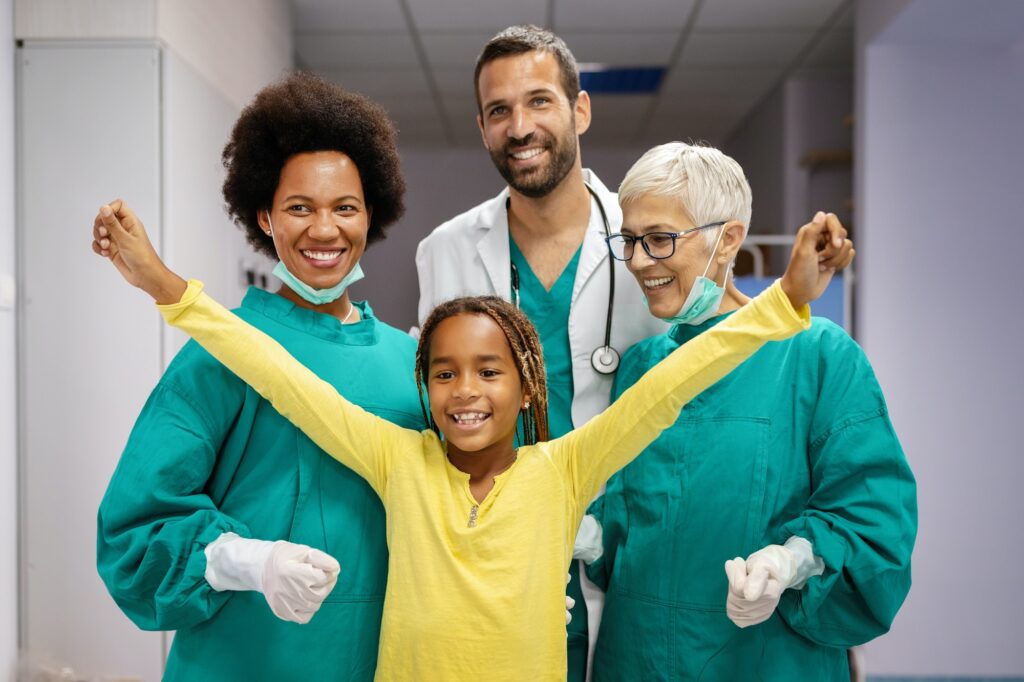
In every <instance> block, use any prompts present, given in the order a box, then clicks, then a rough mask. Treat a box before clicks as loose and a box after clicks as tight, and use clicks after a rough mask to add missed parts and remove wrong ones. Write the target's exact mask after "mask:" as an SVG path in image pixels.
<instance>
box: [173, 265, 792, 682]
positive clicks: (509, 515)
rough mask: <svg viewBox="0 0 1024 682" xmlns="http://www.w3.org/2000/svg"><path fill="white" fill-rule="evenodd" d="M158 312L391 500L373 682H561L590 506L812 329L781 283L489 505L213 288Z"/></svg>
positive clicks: (505, 484) (416, 436)
mask: <svg viewBox="0 0 1024 682" xmlns="http://www.w3.org/2000/svg"><path fill="white" fill-rule="evenodd" d="M158 307H159V308H160V311H161V313H162V314H163V315H164V317H165V318H166V319H167V321H168V322H169V323H171V324H173V325H174V326H176V327H179V328H181V329H183V330H184V331H186V332H187V333H188V334H190V335H191V336H192V337H193V338H195V339H196V341H198V342H199V343H200V344H202V346H203V347H204V348H206V349H207V350H208V351H209V352H210V353H211V354H212V355H214V356H215V357H216V358H217V359H218V360H220V361H221V362H222V363H223V364H224V365H225V366H227V367H228V368H230V369H231V370H232V371H233V372H235V373H236V374H237V375H238V376H239V377H241V378H242V379H243V380H244V381H246V382H247V383H248V384H250V385H251V386H252V387H253V388H254V389H256V390H257V391H258V392H259V393H260V394H261V395H262V396H263V397H265V398H266V399H267V400H269V401H270V402H271V403H272V404H273V405H274V407H275V408H276V409H277V410H278V411H279V412H280V413H281V414H282V415H284V416H285V417H287V418H288V419H289V420H291V421H292V422H293V423H294V424H295V425H296V426H298V427H299V428H300V429H302V430H303V431H304V432H305V433H306V434H308V435H309V437H310V438H311V439H312V440H313V441H315V442H316V444H317V445H319V446H320V447H321V448H322V449H323V450H324V451H326V452H327V453H329V454H330V455H331V456H333V457H335V458H337V459H338V461H340V462H341V463H343V464H344V465H345V466H347V467H349V468H351V469H352V470H353V471H355V472H356V473H357V474H359V475H360V476H362V477H363V478H365V479H366V480H367V481H368V482H369V484H370V485H371V486H372V487H373V488H374V490H376V491H377V494H378V495H380V499H381V500H382V501H383V503H384V507H385V509H386V510H387V535H388V538H387V539H388V547H389V550H390V560H389V573H388V583H387V595H386V597H385V600H384V616H383V623H382V625H381V638H380V652H379V658H378V664H377V674H376V679H378V680H402V681H405V680H409V681H410V682H412V681H424V682H435V681H437V682H453V681H461V680H465V681H467V682H469V681H471V680H472V681H476V680H481V679H486V680H491V681H497V680H508V681H509V682H513V681H514V682H522V681H523V680H531V681H538V680H564V679H565V674H566V655H565V651H566V649H565V609H564V605H565V599H564V595H565V575H566V571H567V568H568V565H569V561H570V558H571V555H572V547H573V540H574V538H575V536H576V530H577V527H578V525H579V522H580V519H581V518H582V516H583V513H584V511H585V509H586V506H587V504H588V503H589V502H590V501H591V499H593V497H594V495H595V494H596V493H597V491H598V489H599V487H600V486H601V484H602V483H604V482H605V481H606V480H607V479H608V477H609V476H611V475H612V474H613V473H615V472H616V471H617V470H619V469H620V468H622V467H623V466H625V465H626V464H628V463H629V462H630V461H631V460H632V459H633V458H634V457H636V455H637V454H638V453H640V452H641V451H642V450H643V449H644V448H645V447H646V446H647V445H648V444H649V443H650V442H651V441H653V440H654V439H655V438H656V437H657V436H658V434H660V433H661V431H662V430H663V429H665V428H667V427H669V426H670V425H672V424H673V423H674V422H675V421H676V419H677V418H678V417H679V413H680V410H681V409H682V408H683V405H685V404H686V402H687V401H688V400H690V399H692V398H693V397H694V396H696V395H697V394H699V393H700V392H701V391H703V390H704V389H705V388H707V387H709V386H711V385H712V384H714V383H715V382H716V381H718V380H719V379H721V378H722V377H723V376H725V375H726V374H728V373H729V371H730V370H732V369H733V368H734V367H736V366H737V365H739V364H740V363H741V362H743V360H745V359H746V358H747V357H749V356H750V355H752V354H753V353H754V352H755V351H757V349H758V348H760V347H761V346H762V345H763V344H764V343H765V342H766V341H771V340H780V339H784V338H788V337H790V336H792V335H793V334H795V333H797V332H799V331H801V330H802V329H806V328H807V327H808V326H809V325H810V312H809V309H808V308H807V306H804V307H803V308H802V309H801V310H800V311H796V310H794V309H793V307H792V305H791V304H790V302H789V299H788V298H787V297H786V295H785V294H784V293H783V292H782V289H781V286H780V285H779V283H778V282H776V283H775V284H774V285H773V286H772V287H771V288H769V289H768V290H766V291H765V292H764V293H762V294H761V295H760V296H758V297H756V298H755V299H754V300H753V301H751V302H750V303H749V304H748V305H746V306H744V307H743V308H741V309H740V310H738V311H737V312H736V313H735V314H733V315H732V316H731V317H730V318H729V319H727V320H725V321H724V322H722V323H721V324H719V325H717V326H715V327H714V328H713V329H711V330H710V331H708V332H706V333H704V334H701V335H700V336H698V337H697V338H695V339H694V340H692V341H690V342H689V343H687V344H685V345H683V346H681V347H680V348H679V349H678V350H676V351H675V352H673V353H672V354H671V355H669V356H668V357H667V358H665V359H664V360H663V361H662V362H661V363H659V364H658V365H657V366H655V367H654V368H652V369H651V370H650V371H649V372H648V373H647V374H646V375H644V377H643V378H641V379H640V380H639V381H638V382H637V383H636V384H635V385H634V386H633V387H632V388H630V389H629V390H628V391H627V392H626V393H624V394H623V395H622V396H621V397H620V398H619V400H617V401H616V402H615V403H614V404H613V405H611V406H610V407H609V408H608V409H607V410H605V411H604V412H603V413H601V414H600V415H598V416H596V417H594V418H593V419H591V420H590V421H589V422H587V423H586V424H585V425H583V426H581V427H580V428H578V429H576V430H574V431H572V432H570V433H568V434H566V435H565V436H563V437H562V438H558V439H556V440H552V441H548V442H545V443H539V444H537V445H533V446H526V447H521V448H519V456H518V459H517V460H516V462H515V463H514V464H513V465H512V467H510V468H509V469H508V470H507V471H505V472H504V473H502V474H501V475H499V476H497V477H495V484H494V488H493V489H492V490H491V492H490V493H489V494H488V495H487V497H486V498H485V499H484V501H483V502H482V503H479V504H477V502H476V500H474V499H473V497H472V495H471V494H470V491H469V476H468V475H467V474H464V473H462V472H460V471H459V470H457V469H456V468H455V467H454V466H452V465H451V463H450V462H449V461H448V459H447V457H446V456H445V446H444V443H443V442H442V441H440V440H439V439H438V437H437V436H436V435H435V434H434V433H433V432H432V431H429V430H424V431H419V432H418V431H412V430H409V429H403V428H401V427H399V426H396V425H394V424H392V423H390V422H387V421H384V420H383V419H380V418H378V417H375V416H373V415H371V414H369V413H367V412H365V411H364V410H362V409H360V408H359V407H357V406H355V405H353V404H351V403H349V402H348V401H346V400H345V399H344V398H343V397H342V396H340V395H339V394H338V393H337V392H336V391H335V389H334V387H332V386H331V385H330V384H328V383H326V382H324V381H322V380H321V379H319V378H317V376H316V375H314V374H313V373H312V372H310V371H309V370H307V369H306V368H305V367H304V366H303V365H301V364H300V363H299V362H298V361H296V360H295V359H294V358H293V357H292V356H291V355H289V354H288V352H287V351H285V350H284V349H283V348H282V347H281V346H280V345H279V344H278V343H277V342H276V341H274V340H273V339H271V338H270V337H269V336H267V335H265V334H264V333H263V332H261V331H259V330H258V329H255V328H254V327H251V326H249V325H248V324H246V323H245V322H243V321H242V320H241V319H239V318H238V317H236V316H235V315H234V314H232V313H231V312H229V311H228V310H227V309H225V308H223V307H222V306H220V305H219V304H218V303H217V302H216V301H214V300H213V299H211V298H210V297H209V296H207V295H206V294H204V293H202V285H201V284H200V283H198V282H195V281H192V282H190V283H189V286H188V289H187V290H186V292H185V294H184V296H183V297H182V299H181V301H180V302H178V303H175V304H172V305H168V306H158ZM409 369H410V371H412V368H411V367H410V368H409ZM266 503H267V504H273V503H274V501H273V500H267V501H266ZM728 512H729V510H727V509H723V510H722V513H723V514H726V513H728ZM723 560H724V558H723ZM339 580H345V566H342V567H341V576H340V578H339ZM723 599H724V595H723ZM295 656H296V664H297V665H301V661H302V652H301V651H296V652H295Z"/></svg>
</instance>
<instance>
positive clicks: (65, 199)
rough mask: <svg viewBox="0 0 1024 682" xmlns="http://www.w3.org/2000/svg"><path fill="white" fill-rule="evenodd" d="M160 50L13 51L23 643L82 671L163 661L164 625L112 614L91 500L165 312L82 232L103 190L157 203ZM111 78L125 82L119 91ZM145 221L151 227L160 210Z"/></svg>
mask: <svg viewBox="0 0 1024 682" xmlns="http://www.w3.org/2000/svg"><path fill="white" fill-rule="evenodd" d="M159 59H160V51H159V49H158V48H157V47H156V46H155V45H149V46H146V45H136V46H128V45H106V46H104V45H101V44H97V43H89V44H83V45H77V46H76V45H71V44H60V45H39V44H36V45H33V46H28V47H25V48H23V49H22V50H20V52H19V61H20V74H19V83H20V87H19V93H18V108H19V111H18V118H19V135H20V144H21V151H22V154H21V159H20V163H19V176H18V179H19V183H20V185H19V188H18V202H19V206H20V218H21V220H20V225H21V228H22V229H21V231H20V233H19V239H20V241H21V245H22V246H21V251H22V255H23V258H22V260H21V263H20V265H21V268H20V271H19V278H20V283H21V287H22V303H23V308H22V311H21V312H22V314H21V317H20V325H21V330H20V333H21V339H22V341H23V344H22V346H21V348H20V349H19V362H20V364H21V369H22V373H23V376H24V379H25V381H24V383H23V385H22V389H21V392H20V400H21V410H22V415H21V417H22V421H21V425H22V427H23V431H22V460H21V461H22V467H23V471H24V475H23V485H24V487H23V490H22V494H23V495H24V497H25V506H24V508H23V513H24V516H23V519H22V528H23V531H24V533H25V541H24V543H23V550H24V555H23V557H22V559H23V563H22V566H23V570H24V589H25V592H24V594H23V596H24V602H23V603H24V609H23V611H22V613H21V618H22V632H23V636H24V639H23V641H22V644H23V646H24V647H25V648H26V649H27V651H28V653H29V655H30V656H31V658H32V659H33V660H37V661H39V662H40V663H50V664H52V665H54V666H56V665H61V666H63V665H68V666H71V667H72V668H73V669H74V670H75V671H76V673H77V674H79V675H82V676H85V675H100V674H104V675H112V676H138V677H141V678H143V679H156V676H157V675H159V670H160V660H161V640H160V635H159V634H157V633H142V632H139V631H137V630H136V629H135V628H134V626H132V625H131V623H129V622H128V621H127V620H126V619H124V617H123V616H122V615H121V614H120V612H119V611H118V609H117V607H116V606H115V605H114V603H113V601H112V600H111V599H110V598H109V597H108V596H107V594H106V591H105V590H104V588H103V585H102V583H101V582H100V579H99V576H98V575H97V573H96V569H95V556H96V509H97V508H98V507H99V502H100V498H101V497H102V495H103V491H104V490H105V488H106V484H107V481H108V480H109V478H110V473H111V472H112V471H113V468H114V465H115V464H116V462H117V457H118V454H119V452H120V450H121V448H122V447H123V444H124V441H125V439H126V438H127V435H128V431H129V430H130V428H131V425H132V422H133V421H134V417H135V415H136V414H137V413H138V411H139V409H141V407H142V404H143V402H144V401H145V399H146V395H147V393H148V388H149V387H150V386H152V384H153V383H154V382H155V381H156V379H157V378H158V377H159V373H160V356H159V352H158V349H159V343H160V331H161V323H160V320H159V317H158V316H157V315H156V312H155V311H154V310H153V309H152V306H151V304H149V303H147V301H146V300H145V297H144V296H141V295H139V293H138V292H136V291H134V290H131V289H130V288H129V287H126V286H125V285H124V284H123V283H120V282H119V279H120V277H119V276H118V275H117V274H116V272H114V271H113V269H112V268H111V267H110V266H109V265H107V264H105V263H103V262H102V261H101V260H100V259H99V258H97V257H96V256H95V255H93V253H92V252H91V251H90V249H89V247H88V244H89V242H90V240H91V237H90V232H91V226H92V218H93V217H94V216H95V215H96V210H97V208H98V207H99V205H100V203H102V202H104V201H108V200H110V199H111V198H112V197H114V196H117V195H126V196H132V197H133V198H134V202H135V206H136V208H137V209H138V210H139V211H140V212H141V213H142V214H143V215H147V214H148V215H154V216H156V215H157V212H158V208H159V206H160V173H159V170H160V115H159V101H160V97H159V95H160V93H159V78H158V76H159V72H160V63H159ZM111 82H117V83H119V84H120V85H121V87H123V88H125V89H126V90H127V91H129V92H131V93H132V95H131V97H125V98H123V99H122V100H121V101H120V102H119V103H118V106H116V107H111V106H110V101H111V98H112V95H113V92H112V89H111V88H110V86H109V84H110V83H111ZM147 227H148V228H149V231H150V234H151V235H152V238H153V239H154V240H156V241H157V242H159V240H160V237H161V225H160V221H159V219H156V220H153V221H150V223H149V225H148V226H147Z"/></svg>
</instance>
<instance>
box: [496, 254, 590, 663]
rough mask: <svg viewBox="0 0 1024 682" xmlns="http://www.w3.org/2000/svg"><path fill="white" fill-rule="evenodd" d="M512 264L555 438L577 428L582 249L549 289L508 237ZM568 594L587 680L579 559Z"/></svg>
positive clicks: (576, 653) (571, 647) (571, 649)
mask: <svg viewBox="0 0 1024 682" xmlns="http://www.w3.org/2000/svg"><path fill="white" fill-rule="evenodd" d="M509 249H510V253H511V256H512V263H513V264H514V265H515V266H516V268H517V269H518V271H519V305H520V307H521V308H522V310H523V312H524V313H526V316H527V317H528V318H530V321H531V322H533V324H534V326H535V327H537V333H538V335H540V342H541V346H542V347H543V350H544V366H545V370H546V372H547V377H546V378H547V384H548V426H549V430H550V432H551V433H550V437H551V438H558V437H559V436H564V435H565V434H567V433H568V432H569V431H572V429H573V424H572V397H573V383H572V354H571V352H570V350H569V305H570V302H571V301H572V287H573V284H574V283H575V281H576V268H577V266H578V265H579V261H580V251H579V250H577V251H576V254H575V255H574V256H573V257H572V260H570V261H569V264H568V265H566V266H565V269H564V270H563V271H562V274H561V275H559V276H558V279H557V280H556V281H555V283H554V284H553V285H552V286H551V290H550V291H548V290H547V289H545V288H544V285H543V284H541V282H540V280H539V279H537V276H536V275H535V274H534V273H533V270H532V269H530V264H529V262H528V261H527V260H526V258H525V257H524V256H523V253H522V251H520V250H519V247H518V246H517V245H516V243H515V241H513V240H512V238H511V236H510V237H509ZM569 574H570V575H571V576H572V580H570V582H569V586H568V588H567V591H566V593H567V594H568V595H569V596H570V597H572V598H573V599H575V600H576V606H575V607H574V608H573V609H572V622H571V623H570V624H569V626H568V631H569V632H568V638H567V640H566V644H567V646H568V659H569V671H568V682H584V680H586V677H587V654H588V651H589V647H590V641H589V637H590V635H589V632H588V627H587V604H586V602H585V601H584V599H583V589H582V587H581V586H580V578H579V562H578V561H573V562H572V564H571V566H570V568H569Z"/></svg>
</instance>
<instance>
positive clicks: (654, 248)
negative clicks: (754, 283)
mask: <svg viewBox="0 0 1024 682" xmlns="http://www.w3.org/2000/svg"><path fill="white" fill-rule="evenodd" d="M725 223H726V221H724V220H720V221H719V222H717V223H708V224H707V225H701V226H700V227H691V228H690V229H689V230H683V231H682V232H648V233H647V234H643V235H640V236H639V237H634V236H633V235H630V234H613V235H609V236H607V237H605V238H604V240H605V242H606V243H607V244H608V250H609V251H610V252H611V254H612V258H614V259H615V260H624V261H628V260H632V258H633V246H634V245H635V244H636V243H637V242H640V244H641V246H643V247H644V251H646V252H647V255H648V256H650V257H651V258H654V259H656V260H661V259H663V258H671V257H672V255H673V254H674V253H675V252H676V240H677V239H679V238H680V237H685V236H686V235H688V234H692V233H694V232H698V231H700V230H706V229H708V228H709V227H721V226H722V225H725Z"/></svg>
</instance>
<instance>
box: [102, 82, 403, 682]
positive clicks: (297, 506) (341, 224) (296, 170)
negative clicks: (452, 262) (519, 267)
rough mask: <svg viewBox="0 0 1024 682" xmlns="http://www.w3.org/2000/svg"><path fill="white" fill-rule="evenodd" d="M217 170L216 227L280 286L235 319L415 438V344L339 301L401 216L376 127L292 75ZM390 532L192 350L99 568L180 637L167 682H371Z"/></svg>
mask: <svg viewBox="0 0 1024 682" xmlns="http://www.w3.org/2000/svg"><path fill="white" fill-rule="evenodd" d="M223 162H224V167H225V169H226V171H227V177H226V180H225V182H224V199H225V202H226V205H227V210H228V212H229V214H230V215H231V217H232V218H233V219H234V221H235V222H236V223H237V224H238V226H239V227H240V228H241V229H242V230H244V231H245V233H246V235H247V238H248V241H249V243H250V244H251V245H252V247H253V248H254V249H255V250H256V251H257V252H259V253H262V254H264V255H266V256H269V257H270V258H273V259H275V260H277V261H278V265H277V266H276V268H275V270H274V272H275V274H276V275H277V276H278V277H279V278H280V279H281V280H282V282H284V285H283V286H282V287H281V288H280V289H279V290H278V291H277V292H276V293H269V292H267V291H263V290H261V289H257V288H251V289H250V290H249V291H248V293H247V294H246V296H245V298H244V299H243V301H242V303H241V306H240V307H239V308H238V309H237V310H236V313H237V314H238V316H239V317H241V318H242V319H244V320H246V321H247V322H249V323H250V324H252V325H254V326H256V327H257V328H259V329H261V330H262V331H264V332H265V333H267V334H268V335H270V336H271V337H273V338H274V339H276V340H277V341H278V342H279V343H281V344H282V345H283V346H284V347H285V348H287V349H288V351H289V352H290V353H292V354H293V355H295V357H296V358H298V359H299V360H300V361H301V362H302V363H303V364H304V365H306V366H307V367H308V368H310V369H311V370H312V371H313V372H315V373H316V374H318V375H319V376H320V377H321V378H323V379H324V380H325V381H327V382H329V383H330V384H331V385H333V386H334V387H335V388H337V390H338V391H339V392H340V393H341V394H342V395H344V396H345V397H346V398H348V399H349V400H350V401H352V402H354V403H356V404H357V405H359V406H361V407H362V408H363V409H365V410H367V411H369V412H372V413H374V414H376V415H378V416H381V417H383V418H385V419H388V420H390V421H392V422H394V423H395V424H398V425H400V426H404V427H407V428H418V427H419V426H420V425H421V417H420V407H419V399H418V394H417V391H416V387H415V383H414V380H413V375H412V374H411V373H410V372H409V371H408V368H409V367H410V366H411V365H412V362H413V358H414V356H415V352H416V343H415V341H413V339H412V338H410V337H409V336H407V335H406V334H404V333H402V332H400V331H398V330H396V329H394V328H392V327H390V326H388V325H386V324H384V323H382V322H381V321H380V320H378V319H376V318H375V317H374V315H373V311H372V309H371V308H370V306H369V304H368V303H366V302H354V301H352V300H351V299H350V298H349V295H348V293H347V291H346V289H347V287H348V286H349V285H350V284H351V283H352V282H353V281H355V280H357V279H359V278H360V277H361V276H362V272H361V270H360V268H359V258H360V256H362V254H363V250H364V249H365V248H366V246H367V245H368V244H370V243H372V242H375V241H377V240H380V239H383V238H384V233H385V230H386V229H387V228H388V227H389V226H390V225H391V224H392V223H394V222H395V221H396V220H397V219H398V218H399V217H400V216H401V215H402V212H403V210H404V205H403V194H404V192H405V184H404V181H403V179H402V175H401V172H400V170H399V162H398V154H397V151H396V149H395V131H394V128H393V126H392V124H391V121H390V120H389V119H388V117H387V114H386V113H385V112H384V110H383V109H381V108H380V107H379V106H377V105H376V104H374V103H372V102H371V101H369V100H368V99H366V98H365V97H362V96H360V95H356V94H353V93H349V92H346V91H344V90H343V89H341V88H339V87H337V86H335V85H332V84H330V83H327V82H326V81H324V80H322V79H319V78H317V77H315V76H311V75H309V74H303V73H296V74H293V75H291V76H289V77H288V78H286V79H284V80H283V81H281V82H279V83H276V84H274V85H271V86H269V87H267V88H265V89H263V90H262V91H261V92H260V93H258V94H257V95H256V98H255V100H254V101H253V102H252V103H251V104H250V105H249V106H248V107H247V108H246V109H245V110H244V111H243V112H242V114H241V116H240V118H239V119H238V121H237V123H236V124H235V127H234V130H233V132H232V134H231V138H230V140H229V141H228V143H227V146H225V148H224V152H223ZM384 529H385V526H384V512H383V509H382V507H381V503H380V501H379V499H378V498H377V496H376V494H375V493H374V492H373V490H372V489H371V488H370V486H369V485H367V484H366V482H365V481H363V479H361V478H360V477H359V476H357V475H355V474H354V473H353V472H352V471H350V470H349V469H347V468H345V467H344V466H342V465H341V464H339V463H338V462H337V461H336V460H334V459H332V458H330V457H327V456H325V454H324V453H323V452H322V451H321V450H320V449H319V448H318V447H317V446H315V445H314V444H313V443H312V442H311V441H310V440H309V438H307V437H306V436H305V435H304V434H303V433H302V432H301V431H299V430H298V429H296V428H295V427H294V426H292V425H291V424H289V423H288V421H287V420H286V419H285V418H284V417H282V416H281V415H280V414H278V413H277V412H276V411H275V410H274V409H273V408H272V407H271V406H270V405H269V404H268V403H267V402H266V401H265V400H263V399H262V398H261V397H260V396H259V395H258V394H257V393H256V392H255V391H254V390H253V389H252V388H250V387H248V386H247V385H246V384H245V382H243V381H242V380H241V379H239V378H238V377H236V376H235V375H234V374H232V373H231V372H230V371H229V370H227V369H226V368H225V367H224V366H223V365H221V364H220V363H219V362H217V361H216V360H215V359H214V358H213V357H212V356H210V355H209V354H208V353H207V352H206V351H204V350H203V349H202V348H200V347H199V346H198V345H197V344H196V343H195V342H189V343H188V344H187V345H186V346H185V347H184V348H183V349H182V350H181V352H180V353H179V354H178V355H177V357H176V358H175V359H174V361H173V362H172V363H171V364H170V366H169V367H168V369H167V372H166V373H165V374H164V375H163V377H162V378H161V380H160V382H159V383H158V385H157V386H156V388H155V389H154V391H153V393H152V394H151V395H150V397H149V400H148V402H147V403H146V406H145V408H144V409H143V411H142V414H141V415H140V416H139V418H138V421H137V422H136V424H135V427H134V429H133V430H132V433H131V436H130V437H129V439H128V443H127V446H126V447H125V450H124V453H123V454H122V456H121V459H120V462H119V464H118V466H117V470H116V471H115V472H114V475H113V478H112V480H111V482H110V485H109V487H108V488H107V492H106V495H105V496H104V498H103V501H102V503H101V505H100V510H99V528H98V536H97V565H98V569H99V573H100V576H101V577H102V579H103V581H104V583H105V584H106V586H107V589H108V590H109V591H110V594H111V596H113V598H114V600H115V601H116V602H117V604H118V606H120V608H121V610H122V611H124V613H125V614H126V615H127V616H128V617H129V618H131V620H132V621H133V622H134V623H135V624H136V625H138V626H139V627H140V628H142V629H145V630H175V631H176V635H175V638H174V646H173V647H172V649H171V652H170V656H169V658H168V660H167V668H166V671H165V676H164V679H165V680H187V681H189V682H192V681H195V680H204V681H206V682H218V681H221V680H223V681H225V682H227V681H232V682H234V681H237V680H275V681H279V682H282V681H287V680H371V679H372V678H373V675H374V669H375V667H376V659H377V644H378V637H379V631H380V621H381V612H382V608H383V600H384V588H385V584H386V580H387V546H386V540H385V533H384ZM339 572H340V579H339ZM314 614H315V615H316V617H315V618H313V616H314Z"/></svg>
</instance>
